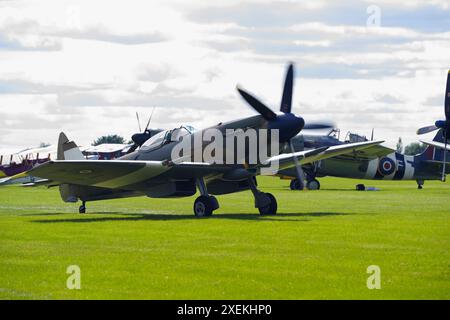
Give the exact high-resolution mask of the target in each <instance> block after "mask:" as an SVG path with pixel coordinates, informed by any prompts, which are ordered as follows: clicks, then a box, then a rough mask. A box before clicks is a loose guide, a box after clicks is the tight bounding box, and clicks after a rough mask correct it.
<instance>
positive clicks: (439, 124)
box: [417, 70, 450, 181]
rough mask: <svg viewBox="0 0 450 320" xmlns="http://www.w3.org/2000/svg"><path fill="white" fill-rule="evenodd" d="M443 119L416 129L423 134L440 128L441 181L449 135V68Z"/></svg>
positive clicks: (443, 175) (443, 179)
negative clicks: (442, 143)
mask: <svg viewBox="0 0 450 320" xmlns="http://www.w3.org/2000/svg"><path fill="white" fill-rule="evenodd" d="M444 112H445V120H438V121H436V122H435V123H434V125H431V126H426V127H422V128H420V129H418V130H417V134H425V133H429V132H432V131H435V130H439V129H442V134H443V136H444V163H443V165H442V178H441V180H442V181H445V167H446V164H447V162H446V161H447V151H446V150H447V139H448V138H449V137H450V70H449V71H448V75H447V86H446V88H445V99H444Z"/></svg>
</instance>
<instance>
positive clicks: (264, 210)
mask: <svg viewBox="0 0 450 320" xmlns="http://www.w3.org/2000/svg"><path fill="white" fill-rule="evenodd" d="M265 195H266V196H267V197H268V198H269V200H270V203H269V204H268V205H267V206H265V207H259V208H258V210H259V214H260V215H262V216H264V215H275V214H277V209H278V205H277V199H275V197H274V196H273V195H272V194H271V193H265Z"/></svg>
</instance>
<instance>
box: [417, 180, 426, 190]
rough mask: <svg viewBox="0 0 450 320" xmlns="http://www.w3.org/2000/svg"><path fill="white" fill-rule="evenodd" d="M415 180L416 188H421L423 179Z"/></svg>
mask: <svg viewBox="0 0 450 320" xmlns="http://www.w3.org/2000/svg"><path fill="white" fill-rule="evenodd" d="M416 182H417V189H419V190H420V189H422V188H423V184H424V183H425V181H424V180H416Z"/></svg>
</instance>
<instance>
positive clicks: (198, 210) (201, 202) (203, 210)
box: [194, 196, 219, 217]
mask: <svg viewBox="0 0 450 320" xmlns="http://www.w3.org/2000/svg"><path fill="white" fill-rule="evenodd" d="M217 208H219V204H218V202H217V199H216V197H214V196H200V197H198V198H197V199H196V200H195V202H194V214H195V216H196V217H209V216H211V215H212V214H213V211H214V210H216V209H217Z"/></svg>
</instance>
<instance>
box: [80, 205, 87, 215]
mask: <svg viewBox="0 0 450 320" xmlns="http://www.w3.org/2000/svg"><path fill="white" fill-rule="evenodd" d="M78 213H80V214H84V213H86V206H84V205H81V206H80V208H78Z"/></svg>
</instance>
